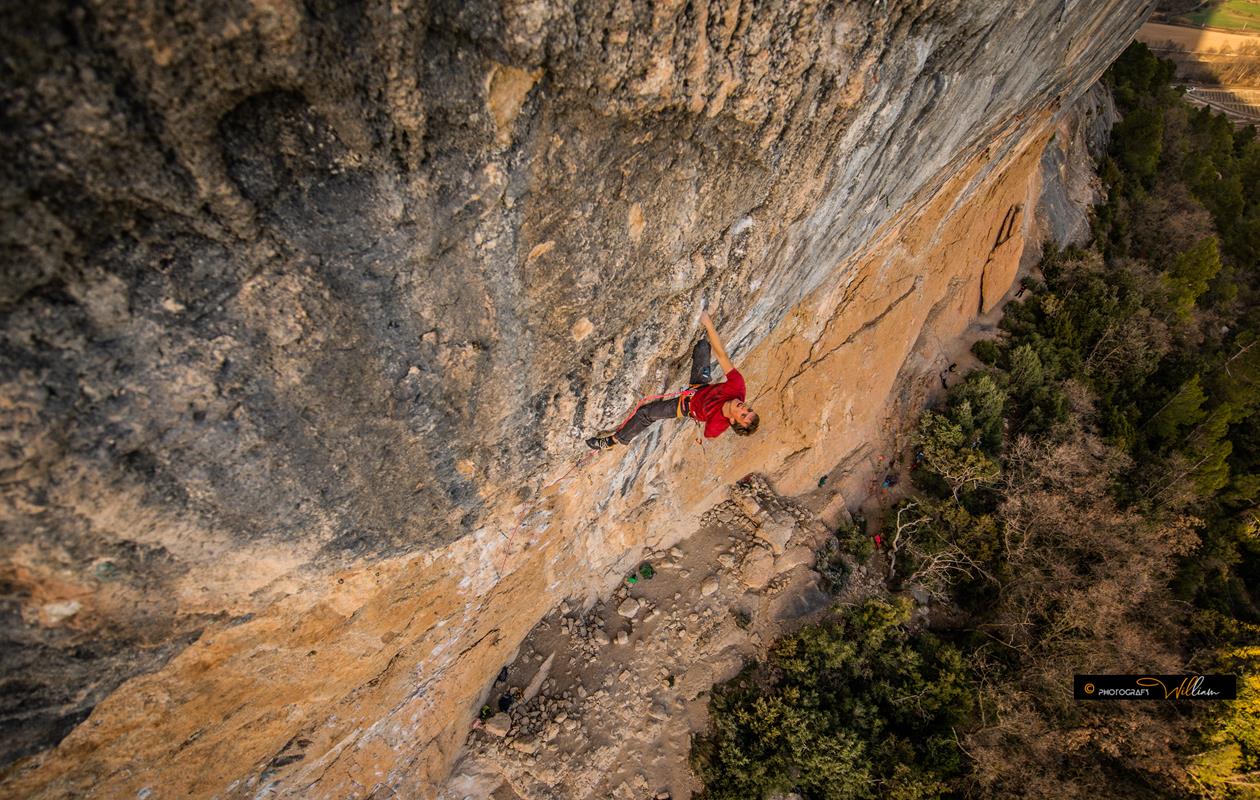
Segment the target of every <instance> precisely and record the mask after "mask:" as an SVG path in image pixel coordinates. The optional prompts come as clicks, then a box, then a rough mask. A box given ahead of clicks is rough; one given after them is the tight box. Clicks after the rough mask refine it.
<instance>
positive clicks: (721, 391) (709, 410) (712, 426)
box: [691, 369, 744, 439]
mask: <svg viewBox="0 0 1260 800" xmlns="http://www.w3.org/2000/svg"><path fill="white" fill-rule="evenodd" d="M743 399H744V376H743V375H740V374H739V370H737V369H733V370H731V371H730V372H728V373H726V381H725V382H723V383H711V384H709V385H708V386H702V387H700V388H699V389H697V390H696V393H695V394H694V395H692V396H691V416H693V417H695V418H696V419H698V420H700V421H701V422H703V423H704V438H706V439H713V438H715V437H717V436H721V435H722V434H723V433H724V432H725V431H726V429H727V428H729V427H731V421H730V420H729V419H727V418H726V417H724V416H722V404H723V403H725V402H726V401H727V400H743Z"/></svg>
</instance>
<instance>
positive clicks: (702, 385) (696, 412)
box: [586, 311, 761, 450]
mask: <svg viewBox="0 0 1260 800" xmlns="http://www.w3.org/2000/svg"><path fill="white" fill-rule="evenodd" d="M700 324H701V325H703V326H704V332H705V336H706V337H707V341H706V339H701V340H700V341H698V342H696V346H695V347H694V348H692V351H691V380H690V381H689V383H690V387H689V388H687V389H684V390H683V391H682V392H679V393H677V394H671V395H667V396H665V397H662V398H659V399H657V398H651V399H648V400H645V401H642V402H640V403H639V405H638V407H637V408H636V409H635V411H634V413H633V414H631V415H630V416H629V417H628V418H627V419H626V421H625V422H623V423H621V426H620V427H619V428H617V429H616V430H615V431H612V432H611V433H608V434H605V435H602V436H593V437H591V438H590V439H587V440H586V444H587V446H589V447H590V448H591V449H592V450H605V449H607V448H609V447H612V446H613V445H618V444H629V443H630V440H632V439H633V438H634V437H636V436H638V435H639V434H640V433H642V432H643V431H644V430H646V429H647V427H648V426H649V425H651V424H652V423H654V422H656V421H657V420H662V419H675V418H678V419H681V418H688V419H694V420H695V421H696V422H698V423H699V424H701V425H703V426H704V436H705V438H706V439H712V438H714V437H717V436H721V435H722V434H723V433H724V432H725V431H726V429H727V428H730V429H732V430H734V431H735V433H737V434H739V435H741V436H749V435H751V434H752V433H754V432H756V430H757V426H758V425H759V424H760V423H761V420H760V418H759V417H758V416H757V412H755V411H753V410H752V408H751V407H749V405H748V404H747V403H745V402H744V376H743V375H740V374H739V370H737V369H735V365H734V364H732V363H731V359H730V357H729V356H727V355H726V349H725V348H724V347H722V340H721V339H720V338H719V337H718V334H717V329H716V328H714V327H713V320H712V319H710V318H709V313H708V312H707V311H705V312H701V314H700ZM712 353H716V354H717V360H718V366H720V367H721V368H722V372H723V373H724V374H725V376H726V378H725V380H723V381H722V382H721V383H709V358H710V356H711V354H712Z"/></svg>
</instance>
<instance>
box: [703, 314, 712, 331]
mask: <svg viewBox="0 0 1260 800" xmlns="http://www.w3.org/2000/svg"><path fill="white" fill-rule="evenodd" d="M700 324H701V325H703V326H704V327H705V329H706V330H707V329H709V328H712V327H713V320H712V319H710V318H709V312H708V311H701V312H700Z"/></svg>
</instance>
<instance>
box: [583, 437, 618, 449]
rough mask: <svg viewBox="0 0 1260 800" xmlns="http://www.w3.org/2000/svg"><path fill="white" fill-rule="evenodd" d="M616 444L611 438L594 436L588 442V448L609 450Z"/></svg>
mask: <svg viewBox="0 0 1260 800" xmlns="http://www.w3.org/2000/svg"><path fill="white" fill-rule="evenodd" d="M616 443H617V442H616V441H615V440H614V439H613V437H611V436H592V437H591V438H589V439H587V440H586V446H587V447H589V448H591V449H592V450H607V449H608V448H610V447H612V446H613V445H615V444H616Z"/></svg>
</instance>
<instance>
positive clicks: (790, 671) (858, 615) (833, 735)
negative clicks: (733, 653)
mask: <svg viewBox="0 0 1260 800" xmlns="http://www.w3.org/2000/svg"><path fill="white" fill-rule="evenodd" d="M909 613H910V605H909V603H907V602H904V601H897V602H885V601H883V600H870V601H867V602H866V603H865V604H863V605H862V606H858V607H855V608H850V609H847V610H846V611H844V612H843V613H840V614H839V615H837V616H835V617H833V618H831V619H829V620H826V621H824V622H822V623H820V624H818V625H810V626H807V627H805V628H803V629H801V631H799V632H798V633H797V634H795V635H793V636H789V637H786V638H784V639H781V640H780V641H779V642H778V643H777V644H776V645H775V647H774V648H773V650H772V651H771V653H770V656H769V658H768V659H767V660H766V661H765V662H763V663H759V664H756V665H753V666H752V667H750V668H748V669H746V670H745V671H744V673H743V674H741V675H740V676H739V677H738V678H736V679H735V680H734V681H731V682H730V683H728V684H726V685H725V686H723V687H721V688H720V689H718V690H717V691H715V692H714V695H713V698H712V700H711V701H710V704H709V710H710V713H711V715H712V724H711V727H710V729H709V731H708V732H707V733H706V734H705V735H704V736H700V737H697V738H696V740H695V741H694V742H693V748H692V764H693V766H694V767H695V769H696V772H697V774H698V775H699V776H700V777H701V779H702V780H703V781H704V784H705V790H704V794H703V795H702V797H703V798H706V800H728V799H729V800H735V799H736V798H738V800H752V799H753V798H764V797H767V796H768V795H770V794H772V793H775V792H780V793H786V792H789V791H796V792H799V793H801V794H803V795H805V796H806V797H810V798H823V799H825V800H850V798H851V799H852V800H859V799H862V798H887V797H901V798H916V797H936V796H940V794H941V793H942V792H944V791H946V790H947V789H948V787H949V786H950V784H951V782H952V781H954V780H956V779H957V778H958V776H959V775H961V772H962V764H963V762H962V757H961V754H960V752H959V750H958V747H957V744H956V740H955V738H954V735H953V728H954V727H955V726H958V725H961V724H964V723H966V722H967V721H968V720H969V719H970V716H971V713H972V709H973V703H972V700H971V697H972V691H973V690H972V687H971V686H970V685H969V683H968V680H967V677H966V668H965V665H964V661H963V658H962V656H961V655H960V654H959V652H958V651H957V650H956V649H955V648H953V647H951V646H949V645H946V644H943V643H941V642H940V641H938V640H937V639H936V638H934V637H932V636H931V635H929V634H923V633H920V634H911V633H910V632H909V631H908V630H907V629H906V627H905V622H906V620H907V619H908V618H909Z"/></svg>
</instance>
